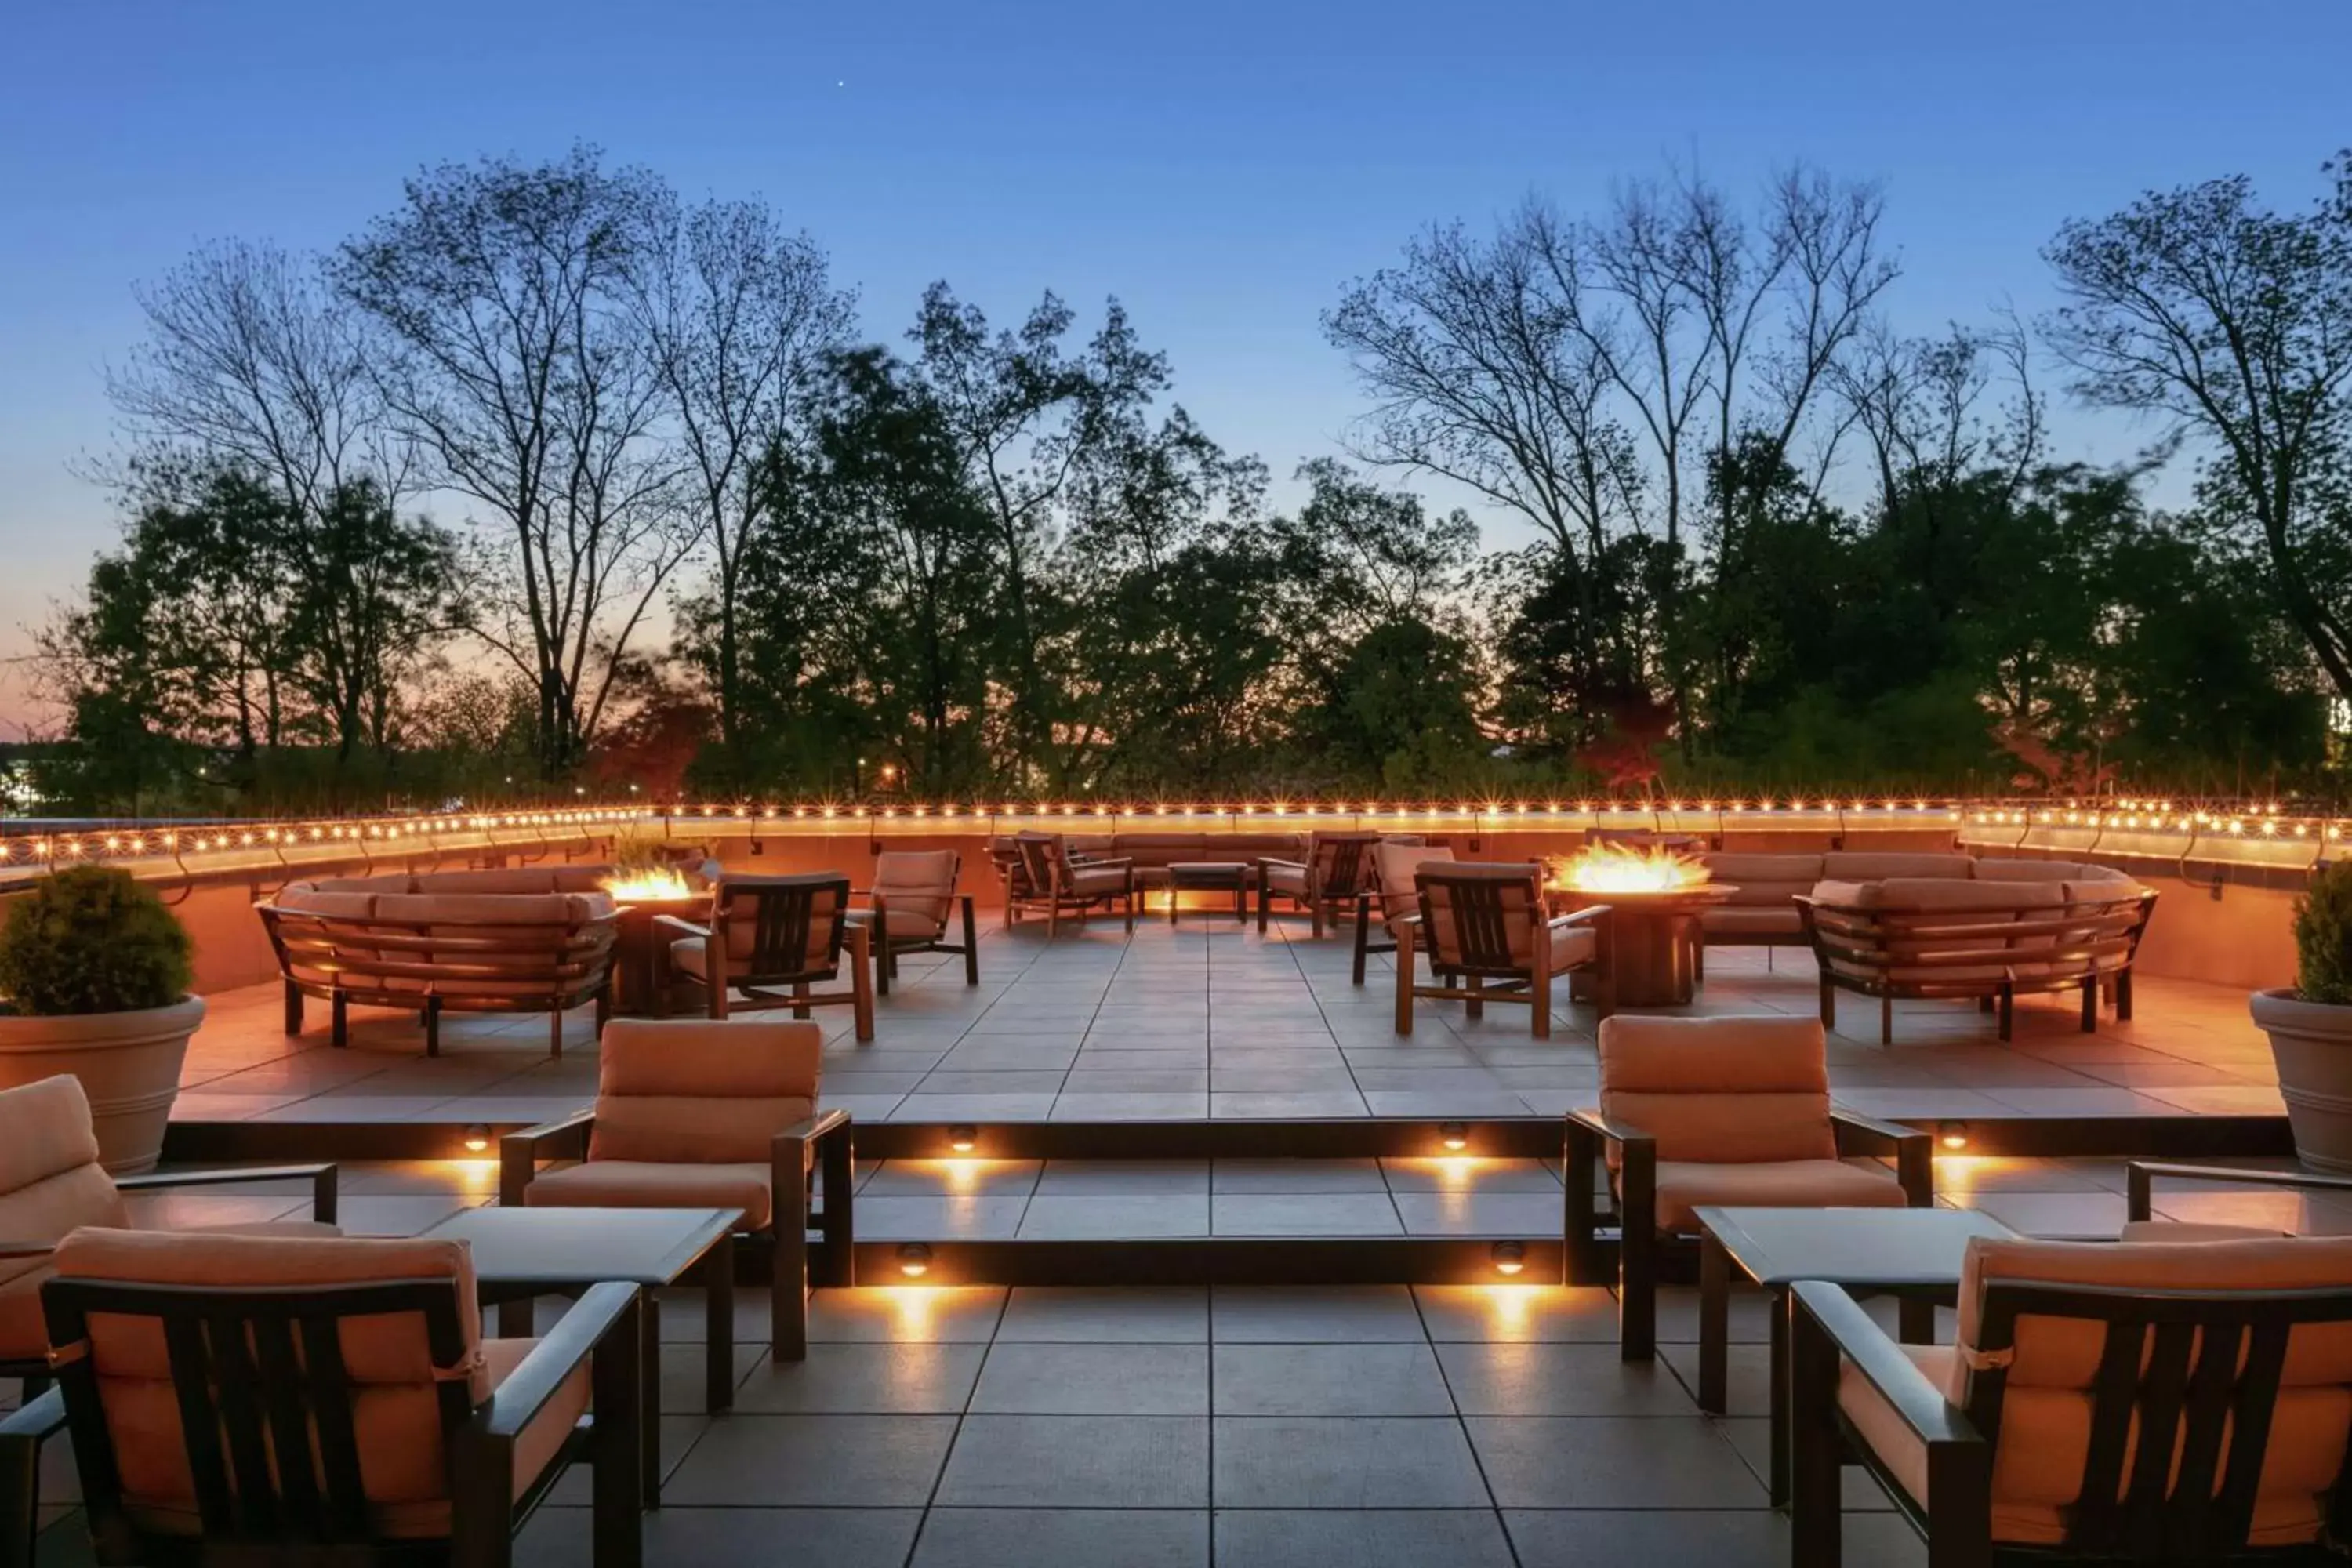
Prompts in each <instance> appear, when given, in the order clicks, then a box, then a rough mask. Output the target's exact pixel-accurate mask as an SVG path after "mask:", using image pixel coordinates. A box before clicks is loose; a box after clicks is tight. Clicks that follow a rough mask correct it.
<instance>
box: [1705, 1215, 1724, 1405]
mask: <svg viewBox="0 0 2352 1568" xmlns="http://www.w3.org/2000/svg"><path fill="white" fill-rule="evenodd" d="M1730 1340H1731V1259H1730V1258H1729V1256H1728V1255H1727V1254H1726V1253H1725V1252H1724V1250H1723V1243H1722V1242H1720V1241H1717V1239H1716V1238H1715V1233H1714V1232H1712V1231H1708V1230H1701V1231H1700V1232H1699V1236H1698V1407H1699V1408H1700V1409H1701V1410H1704V1411H1706V1413H1707V1414H1708V1415H1722V1414H1723V1411H1724V1406H1725V1405H1726V1404H1727V1403H1728V1401H1729V1395H1728V1394H1727V1392H1726V1387H1725V1385H1726V1384H1728V1383H1729V1381H1730V1372H1729V1368H1728V1366H1727V1364H1726V1363H1727V1362H1728V1360H1729V1359H1730V1352H1729V1348H1728V1347H1729V1343H1730Z"/></svg>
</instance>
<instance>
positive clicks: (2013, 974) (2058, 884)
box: [1796, 861, 2156, 1044]
mask: <svg viewBox="0 0 2352 1568" xmlns="http://www.w3.org/2000/svg"><path fill="white" fill-rule="evenodd" d="M1984 864H1988V865H1999V863H1997V862H1986V863H1984ZM2022 864H2029V863H2027V862H2012V863H2011V865H2022ZM2030 864H2032V865H2035V866H2037V867H2039V868H2059V867H2063V868H2064V870H2063V872H2062V873H2061V874H2059V875H2049V874H2046V872H2045V873H2043V874H2027V875H2022V876H2019V875H2010V874H2004V873H2005V870H2006V868H2003V869H2002V870H1997V871H1996V872H1995V874H1994V875H1992V876H1982V875H1979V876H1978V877H1973V878H1952V877H1890V878H1887V879H1883V880H1879V881H1872V882H1839V881H1823V882H1822V883H1820V884H1819V885H1818V886H1816V887H1815V888H1814V889H1813V890H1812V891H1811V893H1809V894H1807V895H1805V896H1804V897H1802V898H1800V899H1798V900H1796V903H1797V910H1798V913H1799V918H1800V919H1801V921H1802V922H1803V925H1804V930H1805V935H1806V938H1807V940H1808V941H1809V942H1811V946H1812V949H1813V956H1814V958H1815V959H1816V961H1817V962H1818V963H1819V964H1820V966H1821V988H1822V1024H1823V1025H1824V1026H1829V1027H1834V1026H1836V1022H1837V1015H1836V1006H1837V993H1838V992H1839V991H1841V990H1844V991H1853V992H1856V993H1859V994H1862V995H1864V996H1874V997H1876V998H1878V1003H1879V1040H1880V1043H1881V1044H1892V1043H1893V1041H1894V1037H1895V1000H1896V999H1897V998H1910V997H1920V998H1937V997H1943V998H1960V999H1968V998H1973V999H1975V1000H1977V1001H1979V1003H1980V1004H1982V1005H1986V1006H1988V1007H1990V1008H1992V1009H1995V1010H1997V1011H1998V1013H1999V1016H2000V1037H2001V1038H2002V1039H2004V1040H2006V1039H2008V1038H2010V1037H2011V1032H2012V1029H2013V1021H2014V1015H2015V1007H2016V1001H2017V997H2018V994H2020V993H2021V992H2024V993H2032V992H2067V991H2079V992H2080V993H2081V994H2082V999H2083V1009H2082V1012H2083V1016H2082V1024H2083V1030H2084V1033H2086V1034H2087V1033H2089V1032H2090V1031H2091V1030H2093V1029H2095V1028H2096V1027H2097V1026H2098V1008H2099V994H2100V992H2101V990H2102V989H2103V988H2105V989H2110V990H2112V991H2113V992H2114V994H2115V998H2116V1016H2118V1017H2122V1018H2128V1017H2130V1016H2131V964H2132V959H2133V956H2134V954H2135V953H2136V952H2137V950H2138V947H2139V939H2140V935H2141V933H2142V932H2143V931H2146V930H2147V921H2148V917H2149V915H2150V913H2151V912H2153V910H2154V909H2155V906H2156V894H2155V893H2153V892H2152V891H2150V890H2149V889H2146V888H2143V887H2141V886H2140V885H2139V884H2138V883H2137V882H2135V881H2133V880H2132V879H2130V878H2128V877H2126V876H2123V875H2121V874H2120V873H2116V872H2114V871H2112V870H2110V869H2109V868H2105V867H2082V866H2064V863H2063V862H2054V861H2041V862H2031V863H2030ZM1981 869H1982V866H1979V870H1980V871H1981ZM2064 872H2072V873H2073V875H2072V876H2069V875H2066V874H2064Z"/></svg>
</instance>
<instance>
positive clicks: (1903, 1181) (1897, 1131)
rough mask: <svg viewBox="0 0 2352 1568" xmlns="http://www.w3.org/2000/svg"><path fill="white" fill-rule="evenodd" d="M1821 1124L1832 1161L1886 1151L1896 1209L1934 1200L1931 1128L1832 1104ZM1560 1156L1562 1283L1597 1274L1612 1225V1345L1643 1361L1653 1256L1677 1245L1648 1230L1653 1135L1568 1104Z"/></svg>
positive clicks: (1651, 1335) (1648, 1338) (1654, 1174)
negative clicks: (1611, 1155)
mask: <svg viewBox="0 0 2352 1568" xmlns="http://www.w3.org/2000/svg"><path fill="white" fill-rule="evenodd" d="M1830 1131H1831V1133H1832V1136H1833V1137H1834V1138H1835V1139H1836V1140H1837V1152H1838V1157H1839V1158H1840V1159H1852V1158H1854V1157H1856V1156H1858V1155H1876V1156H1878V1157H1880V1158H1885V1157H1888V1156H1892V1157H1893V1159H1894V1161H1895V1182H1896V1183H1897V1184H1899V1185H1900V1186H1901V1187H1902V1189H1903V1199H1904V1203H1905V1205H1906V1207H1909V1208H1915V1209H1924V1208H1933V1207H1934V1206H1935V1204H1936V1157H1935V1156H1936V1141H1935V1139H1934V1137H1933V1136H1932V1135H1931V1134H1929V1133H1926V1132H1922V1131H1918V1130H1917V1129H1916V1128H1911V1127H1906V1126H1904V1125H1903V1124H1902V1123H1900V1122H1895V1121H1880V1120H1879V1119H1878V1118H1876V1117H1874V1116H1861V1115H1857V1114H1855V1113H1854V1112H1853V1111H1851V1110H1838V1109H1836V1108H1835V1107H1832V1109H1831V1110H1830ZM1611 1145H1613V1146H1614V1147H1615V1148H1616V1149H1617V1152H1618V1166H1617V1176H1616V1180H1615V1182H1614V1183H1613V1184H1608V1183H1607V1182H1606V1176H1605V1172H1606V1171H1607V1168H1608V1167H1607V1159H1606V1151H1607V1148H1608V1147H1609V1146H1611ZM1562 1156H1563V1163H1562V1164H1561V1166H1560V1173H1561V1176H1562V1180H1563V1184H1564V1185H1565V1186H1566V1188H1567V1194H1568V1198H1567V1213H1566V1215H1565V1239H1566V1252H1567V1259H1568V1268H1569V1275H1570V1283H1571V1284H1580V1285H1591V1284H1598V1283H1601V1280H1602V1279H1603V1277H1604V1269H1605V1265H1606V1257H1605V1250H1606V1244H1605V1242H1604V1240H1603V1235H1602V1233H1603V1231H1604V1230H1607V1229H1610V1228H1613V1229H1614V1230H1615V1231H1616V1233H1617V1346H1618V1353H1619V1355H1620V1356H1621V1357H1622V1359H1623V1360H1626V1361H1649V1360H1651V1359H1653V1358H1654V1357H1655V1356H1656V1354H1657V1350H1658V1279H1659V1271H1660V1264H1661V1262H1662V1260H1663V1259H1664V1255H1665V1254H1666V1252H1667V1251H1668V1250H1669V1249H1670V1248H1675V1249H1680V1248H1682V1247H1684V1244H1685V1237H1680V1236H1673V1235H1667V1234H1664V1233H1662V1232H1661V1231H1660V1230H1659V1229H1658V1143H1657V1140H1656V1138H1654V1136H1653V1135H1651V1134H1650V1133H1648V1132H1644V1131H1642V1130H1641V1129H1640V1128H1638V1127H1635V1126H1633V1125H1632V1124H1631V1123H1629V1122H1624V1121H1612V1120H1611V1119H1610V1118H1608V1117H1606V1116H1604V1115H1602V1114H1601V1111H1600V1110H1598V1109H1586V1110H1571V1111H1570V1112H1569V1113H1568V1119H1567V1126H1566V1137H1565V1142H1564V1143H1563V1146H1562ZM1604 1184H1607V1185H1608V1186H1609V1190H1610V1191H1611V1192H1612V1194H1613V1197H1614V1200H1615V1203H1614V1207H1613V1208H1610V1209H1603V1208H1602V1207H1601V1199H1600V1194H1601V1190H1602V1188H1603V1186H1604ZM1691 1250H1696V1248H1695V1247H1693V1248H1691Z"/></svg>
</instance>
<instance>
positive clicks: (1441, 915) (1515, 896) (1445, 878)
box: [1414, 861, 1544, 966]
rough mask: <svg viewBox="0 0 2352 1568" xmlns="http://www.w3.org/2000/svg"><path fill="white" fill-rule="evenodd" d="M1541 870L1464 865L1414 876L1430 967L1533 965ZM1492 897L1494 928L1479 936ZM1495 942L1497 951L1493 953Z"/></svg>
mask: <svg viewBox="0 0 2352 1568" xmlns="http://www.w3.org/2000/svg"><path fill="white" fill-rule="evenodd" d="M1541 875H1542V868H1540V867H1538V865H1536V863H1535V862H1533V861H1526V862H1518V861H1503V862H1494V861H1487V862H1483V863H1482V862H1476V861H1464V862H1461V863H1458V864H1454V865H1451V866H1441V867H1435V868H1432V867H1427V866H1424V867H1423V868H1420V869H1419V870H1417V871H1416V872H1415V873H1414V880H1415V882H1416V884H1417V885H1418V887H1419V889H1420V892H1421V900H1422V909H1423V913H1425V914H1426V915H1427V916H1428V917H1429V923H1428V924H1427V925H1426V926H1425V927H1424V928H1423V931H1422V933H1421V935H1422V942H1423V947H1424V948H1425V950H1426V951H1427V952H1428V953H1429V956H1430V962H1431V963H1468V962H1471V961H1472V960H1474V959H1475V960H1476V961H1477V962H1478V963H1480V964H1481V965H1482V966H1486V965H1494V966H1499V964H1497V963H1496V961H1499V962H1500V964H1516V965H1521V966H1525V965H1528V964H1531V963H1534V962H1535V946H1536V926H1537V925H1538V923H1539V922H1540V921H1542V920H1543V919H1544V906H1543V895H1542V891H1541V889H1540V888H1539V886H1538V878H1539V877H1540V876H1541ZM1490 894H1491V895H1492V897H1493V899H1494V900H1495V902H1496V906H1497V909H1496V919H1497V920H1498V921H1499V922H1500V924H1499V928H1498V929H1497V930H1494V931H1482V930H1480V929H1478V926H1477V924H1476V923H1474V922H1476V921H1480V920H1482V919H1483V916H1482V915H1478V914H1474V913H1472V912H1471V911H1473V910H1483V909H1484V907H1485V905H1486V901H1487V898H1488V896H1489V895H1490ZM1497 942H1499V944H1500V947H1501V951H1500V952H1496V951H1493V950H1494V948H1495V946H1496V943H1497Z"/></svg>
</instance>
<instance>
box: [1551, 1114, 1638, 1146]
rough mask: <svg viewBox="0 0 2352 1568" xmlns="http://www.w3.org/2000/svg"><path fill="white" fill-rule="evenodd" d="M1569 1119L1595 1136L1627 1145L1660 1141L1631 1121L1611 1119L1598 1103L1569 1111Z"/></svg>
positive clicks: (1572, 1123) (1571, 1123) (1572, 1124)
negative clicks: (1603, 1112)
mask: <svg viewBox="0 0 2352 1568" xmlns="http://www.w3.org/2000/svg"><path fill="white" fill-rule="evenodd" d="M1568 1120H1569V1122H1570V1125H1571V1126H1576V1127H1581V1128H1583V1129H1584V1130H1585V1131H1588V1132H1590V1133H1591V1134H1592V1135H1593V1136H1595V1137H1597V1138H1604V1139H1606V1140H1608V1141H1609V1142H1612V1143H1619V1144H1625V1145H1632V1144H1635V1143H1641V1144H1647V1145H1650V1146H1652V1147H1654V1146H1655V1145H1656V1143H1657V1142H1658V1141H1657V1139H1656V1138H1655V1137H1654V1136H1652V1135H1651V1134H1649V1133H1647V1132H1644V1131H1642V1130H1641V1129H1640V1128H1638V1127H1636V1126H1634V1125H1633V1123H1632V1122H1630V1121H1612V1120H1610V1118H1608V1117H1606V1116H1604V1115H1602V1114H1601V1108H1600V1107H1599V1106H1597V1105H1586V1106H1580V1107H1577V1108H1576V1109H1574V1110H1570V1112H1569V1113H1568Z"/></svg>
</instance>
